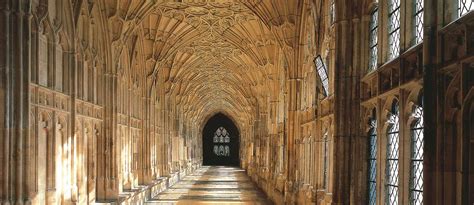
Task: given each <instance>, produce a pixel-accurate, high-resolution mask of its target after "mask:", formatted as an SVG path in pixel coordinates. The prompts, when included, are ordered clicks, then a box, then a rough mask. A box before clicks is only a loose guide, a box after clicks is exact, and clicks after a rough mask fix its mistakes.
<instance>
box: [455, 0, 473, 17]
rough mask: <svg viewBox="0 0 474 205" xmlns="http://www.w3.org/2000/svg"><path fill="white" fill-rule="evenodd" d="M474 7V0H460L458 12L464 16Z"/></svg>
mask: <svg viewBox="0 0 474 205" xmlns="http://www.w3.org/2000/svg"><path fill="white" fill-rule="evenodd" d="M473 9H474V0H458V14H459V16H462V15H464V14H467V13H468V12H469V11H471V10H473Z"/></svg>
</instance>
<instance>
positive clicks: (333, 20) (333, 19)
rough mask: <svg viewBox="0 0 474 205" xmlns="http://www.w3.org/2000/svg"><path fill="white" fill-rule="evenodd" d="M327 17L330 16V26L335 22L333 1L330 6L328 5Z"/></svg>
mask: <svg viewBox="0 0 474 205" xmlns="http://www.w3.org/2000/svg"><path fill="white" fill-rule="evenodd" d="M329 15H330V21H331V22H330V23H331V25H332V24H334V22H336V3H335V0H331V4H330V5H329Z"/></svg>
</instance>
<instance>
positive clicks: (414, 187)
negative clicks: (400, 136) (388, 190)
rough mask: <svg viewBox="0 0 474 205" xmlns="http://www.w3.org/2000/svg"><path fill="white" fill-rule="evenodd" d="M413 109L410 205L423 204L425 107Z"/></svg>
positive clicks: (420, 106)
mask: <svg viewBox="0 0 474 205" xmlns="http://www.w3.org/2000/svg"><path fill="white" fill-rule="evenodd" d="M422 106H423V105H422V100H421V101H420V105H418V106H415V107H414V109H413V113H412V115H413V117H414V118H415V120H414V122H413V123H412V124H411V167H410V204H413V205H419V204H423V145H424V135H423V107H422Z"/></svg>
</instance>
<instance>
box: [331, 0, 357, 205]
mask: <svg viewBox="0 0 474 205" xmlns="http://www.w3.org/2000/svg"><path fill="white" fill-rule="evenodd" d="M351 9H352V1H341V2H337V3H336V10H337V11H338V12H337V13H338V14H339V15H338V16H337V17H336V18H337V19H336V23H335V25H334V26H335V31H334V32H335V34H336V39H335V42H336V43H335V51H336V52H335V62H336V65H335V72H334V103H335V105H334V124H335V127H334V136H333V139H334V141H333V147H335V148H336V149H333V152H332V154H331V155H332V156H333V161H332V162H333V164H332V167H333V169H332V173H331V174H330V175H331V178H330V181H329V182H330V184H329V192H332V194H333V199H332V203H333V204H349V203H350V187H351V178H352V177H353V176H352V175H353V173H352V172H351V167H352V160H351V153H352V152H353V151H352V147H351V144H352V143H353V142H354V140H355V137H356V136H357V135H358V134H359V123H360V120H359V117H360V114H359V111H360V91H359V79H360V77H359V72H358V69H359V68H358V67H357V65H356V64H354V62H353V61H354V56H353V55H355V53H354V50H353V49H354V46H357V44H356V43H354V40H355V35H354V33H353V31H354V30H353V29H354V27H355V26H354V24H358V21H359V20H358V19H357V20H353V19H351V17H352V12H353V11H352V10H351Z"/></svg>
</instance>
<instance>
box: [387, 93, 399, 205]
mask: <svg viewBox="0 0 474 205" xmlns="http://www.w3.org/2000/svg"><path fill="white" fill-rule="evenodd" d="M398 115H399V110H398V102H396V101H394V102H393V104H392V109H391V113H390V116H389V119H388V124H389V127H388V130H387V150H386V151H387V155H386V157H387V161H386V166H385V172H386V178H385V180H386V182H385V204H389V205H392V204H398V155H399V153H398V150H399V149H398V146H399V141H400V138H399V135H398V134H399V116H398Z"/></svg>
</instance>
